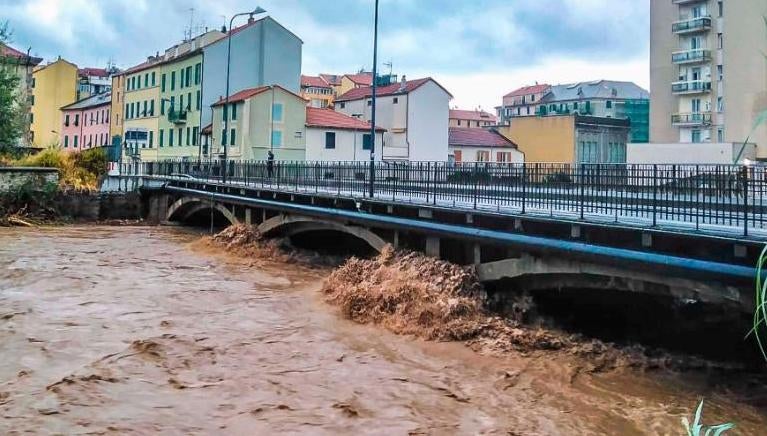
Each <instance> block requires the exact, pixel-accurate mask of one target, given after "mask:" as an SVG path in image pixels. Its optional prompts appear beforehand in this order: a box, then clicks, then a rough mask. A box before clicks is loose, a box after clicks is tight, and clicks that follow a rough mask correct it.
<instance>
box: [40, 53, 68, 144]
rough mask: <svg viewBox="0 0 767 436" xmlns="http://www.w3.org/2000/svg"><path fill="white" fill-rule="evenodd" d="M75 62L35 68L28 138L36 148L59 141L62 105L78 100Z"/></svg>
mask: <svg viewBox="0 0 767 436" xmlns="http://www.w3.org/2000/svg"><path fill="white" fill-rule="evenodd" d="M77 77H78V76H77V65H75V64H73V63H71V62H68V61H66V60H64V59H61V58H59V59H57V60H56V61H54V62H52V63H50V64H48V65H44V66H40V67H37V68H35V71H34V72H33V73H32V78H33V79H32V80H33V89H32V98H31V100H30V103H31V106H32V117H31V123H30V132H29V135H30V139H31V141H32V144H33V145H34V146H36V147H50V146H55V145H57V144H58V141H59V138H60V133H61V132H60V130H59V129H60V127H61V107H62V106H66V105H68V104H71V103H74V102H75V101H76V100H77Z"/></svg>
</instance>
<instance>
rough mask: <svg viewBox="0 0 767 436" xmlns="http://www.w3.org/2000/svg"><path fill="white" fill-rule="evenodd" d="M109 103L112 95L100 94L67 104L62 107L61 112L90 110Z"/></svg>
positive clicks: (109, 93) (108, 93)
mask: <svg viewBox="0 0 767 436" xmlns="http://www.w3.org/2000/svg"><path fill="white" fill-rule="evenodd" d="M111 102H112V93H111V92H104V93H101V94H96V95H92V96H90V97H86V98H84V99H82V100H79V101H76V102H74V103H72V104H68V105H66V106H64V107H62V108H61V110H63V111H70V110H83V109H90V108H93V107H98V106H106V105H108V104H110V103H111Z"/></svg>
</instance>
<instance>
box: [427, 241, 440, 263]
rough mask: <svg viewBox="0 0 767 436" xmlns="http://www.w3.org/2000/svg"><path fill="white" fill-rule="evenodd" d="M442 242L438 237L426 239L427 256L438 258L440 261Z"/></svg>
mask: <svg viewBox="0 0 767 436" xmlns="http://www.w3.org/2000/svg"><path fill="white" fill-rule="evenodd" d="M439 245H440V240H439V237H437V236H427V237H426V249H425V250H424V252H426V255H427V256H430V257H436V258H437V259H439V257H440V249H439V248H440V247H439Z"/></svg>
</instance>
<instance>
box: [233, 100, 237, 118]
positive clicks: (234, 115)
mask: <svg viewBox="0 0 767 436" xmlns="http://www.w3.org/2000/svg"><path fill="white" fill-rule="evenodd" d="M236 119H237V103H232V121H234V120H236Z"/></svg>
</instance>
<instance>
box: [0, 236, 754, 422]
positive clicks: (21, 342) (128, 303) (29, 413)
mask: <svg viewBox="0 0 767 436" xmlns="http://www.w3.org/2000/svg"><path fill="white" fill-rule="evenodd" d="M126 241H130V243H126ZM199 241H200V235H199V234H196V233H191V232H189V231H187V230H184V229H176V228H167V227H166V228H149V227H103V226H66V227H58V228H42V229H18V228H17V229H0V265H2V268H0V307H2V312H1V314H0V343H1V344H2V348H3V350H4V354H5V355H7V356H9V358H8V359H3V360H2V361H0V415H2V416H3V418H4V419H3V420H2V421H0V433H3V434H21V433H23V432H25V431H26V432H32V433H50V432H62V433H86V432H90V433H103V432H107V433H108V432H112V433H127V432H134V433H139V434H141V433H184V434H191V433H196V434H220V433H230V434H242V433H249V434H253V433H260V434H268V433H312V434H355V435H356V434H380V433H381V432H382V431H384V429H385V432H386V433H387V434H408V433H410V434H419V433H422V434H482V433H484V434H487V433H506V434H678V433H682V432H683V429H682V427H681V424H680V419H681V417H683V416H691V415H692V413H693V412H694V409H695V407H696V406H697V404H698V402H699V401H700V398H705V399H706V406H705V409H704V422H706V423H718V422H726V421H732V422H735V423H736V424H737V425H738V427H737V431H738V432H739V433H741V434H759V432H760V431H761V430H762V429H764V428H766V427H767V413H765V410H764V399H763V397H759V396H758V392H759V391H758V390H757V389H755V388H754V389H752V390H751V391H741V390H736V391H733V390H730V389H729V388H728V385H727V381H728V380H727V378H728V377H726V376H725V377H719V376H717V375H716V374H715V373H706V372H687V373H679V372H675V371H666V370H663V371H649V372H642V371H637V370H634V369H631V368H616V369H614V370H611V371H602V372H588V371H582V365H581V363H580V362H581V360H580V358H578V356H573V355H570V354H567V353H547V352H545V351H541V352H540V353H537V352H536V353H520V352H515V351H510V352H507V353H505V354H497V355H495V354H490V355H481V354H478V353H476V352H474V351H473V350H471V349H469V348H468V347H465V346H464V345H462V344H459V343H454V342H431V341H425V340H422V339H418V338H413V337H411V336H399V335H395V334H393V333H389V332H388V331H387V330H386V329H383V328H381V327H379V326H373V325H372V324H371V325H361V324H358V323H356V322H352V321H347V320H344V319H342V318H341V317H338V314H337V313H336V311H335V310H333V309H332V308H331V307H330V306H328V305H327V304H326V303H325V301H324V300H325V294H324V293H323V292H322V283H323V281H324V280H325V278H327V277H328V275H329V274H330V270H329V269H328V268H327V267H305V266H302V265H301V264H298V263H292V262H287V263H286V262H284V260H283V259H280V258H274V257H272V258H263V259H243V257H242V256H240V255H231V254H230V252H229V251H228V250H225V249H221V248H218V249H216V248H215V247H214V246H211V245H203V246H201V245H200V242H199ZM213 253H216V256H211V254H213ZM264 254H268V253H264ZM749 392H750V393H749ZM760 402H761V403H760ZM14 432H16V433H14Z"/></svg>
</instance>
